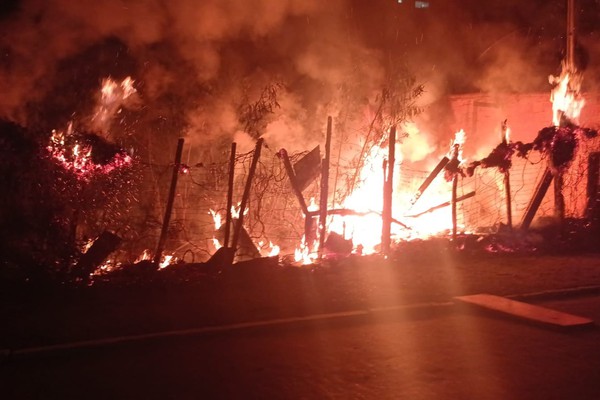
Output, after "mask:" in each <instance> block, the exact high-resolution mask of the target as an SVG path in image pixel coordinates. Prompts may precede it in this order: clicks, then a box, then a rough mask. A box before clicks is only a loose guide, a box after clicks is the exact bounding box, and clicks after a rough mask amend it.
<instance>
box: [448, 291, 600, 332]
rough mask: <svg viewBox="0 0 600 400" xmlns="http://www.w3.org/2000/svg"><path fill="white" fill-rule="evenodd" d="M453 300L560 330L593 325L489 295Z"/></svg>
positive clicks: (552, 311) (586, 320) (576, 318)
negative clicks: (552, 326)
mask: <svg viewBox="0 0 600 400" xmlns="http://www.w3.org/2000/svg"><path fill="white" fill-rule="evenodd" d="M455 299H456V300H458V301H461V302H464V303H468V304H473V305H476V306H480V307H483V308H486V309H490V310H494V311H498V312H501V313H504V314H508V315H511V316H514V317H518V318H522V319H526V320H530V321H535V322H540V323H543V324H548V325H554V326H558V327H561V328H574V327H582V326H588V325H593V324H594V321H593V320H591V319H589V318H584V317H579V316H577V315H572V314H567V313H564V312H561V311H556V310H552V309H549V308H545V307H541V306H536V305H533V304H528V303H523V302H520V301H516V300H511V299H508V298H506V297H500V296H495V295H491V294H485V293H482V294H474V295H470V296H457V297H455Z"/></svg>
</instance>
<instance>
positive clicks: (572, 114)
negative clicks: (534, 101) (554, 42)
mask: <svg viewBox="0 0 600 400" xmlns="http://www.w3.org/2000/svg"><path fill="white" fill-rule="evenodd" d="M548 80H549V81H550V83H551V84H553V85H555V86H554V89H553V90H552V92H551V94H550V101H551V102H552V123H553V124H554V126H559V125H560V123H561V119H562V118H563V116H564V117H566V118H567V119H569V120H570V121H572V122H573V123H575V124H577V123H578V122H579V115H580V114H581V110H582V108H583V106H584V105H585V100H584V99H583V97H581V95H580V89H581V81H582V78H581V75H580V74H578V73H577V72H576V71H571V70H570V69H569V68H567V67H566V64H565V63H563V67H562V71H561V73H560V75H559V76H552V75H550V76H549V78H548Z"/></svg>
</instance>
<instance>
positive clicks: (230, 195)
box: [223, 142, 237, 247]
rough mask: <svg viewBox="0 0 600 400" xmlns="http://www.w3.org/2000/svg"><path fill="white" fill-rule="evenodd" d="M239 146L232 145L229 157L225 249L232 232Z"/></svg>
mask: <svg viewBox="0 0 600 400" xmlns="http://www.w3.org/2000/svg"><path fill="white" fill-rule="evenodd" d="M236 146H237V144H236V143H235V142H233V143H231V155H230V156H229V179H228V181H227V209H226V211H225V238H224V239H223V247H228V246H229V233H230V231H231V219H232V218H231V207H233V178H234V174H235V151H236Z"/></svg>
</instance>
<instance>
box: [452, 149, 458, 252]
mask: <svg viewBox="0 0 600 400" xmlns="http://www.w3.org/2000/svg"><path fill="white" fill-rule="evenodd" d="M459 150H460V146H459V145H457V144H455V145H454V154H453V156H452V157H453V158H454V159H457V158H458V152H459ZM457 190H458V174H457V173H455V174H454V176H453V177H452V199H451V201H450V204H451V206H452V240H453V241H456V235H457V233H458V222H457V219H458V218H457V213H456V204H457V203H458V201H457Z"/></svg>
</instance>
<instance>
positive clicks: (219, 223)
mask: <svg viewBox="0 0 600 400" xmlns="http://www.w3.org/2000/svg"><path fill="white" fill-rule="evenodd" d="M208 213H209V214H210V215H212V217H213V221H214V223H215V231H218V230H219V229H220V228H221V226H223V218H221V214H219V213H218V212H217V211H215V210H213V209H212V208H211V209H210V210H208Z"/></svg>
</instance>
